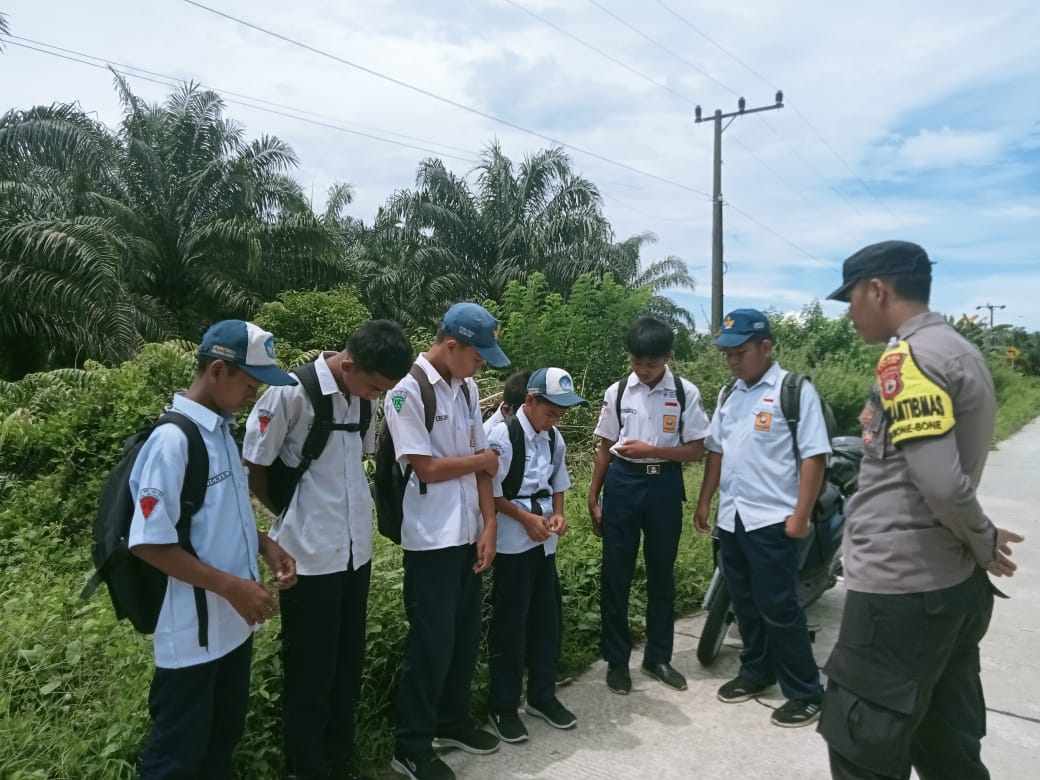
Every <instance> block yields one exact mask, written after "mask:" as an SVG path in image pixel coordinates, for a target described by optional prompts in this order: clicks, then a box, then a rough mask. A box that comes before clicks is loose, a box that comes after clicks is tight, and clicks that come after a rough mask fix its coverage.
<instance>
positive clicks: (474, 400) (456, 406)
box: [383, 354, 487, 550]
mask: <svg viewBox="0 0 1040 780" xmlns="http://www.w3.org/2000/svg"><path fill="white" fill-rule="evenodd" d="M415 363H416V365H418V366H419V367H420V368H422V370H423V371H425V372H426V376H427V377H428V378H429V380H430V384H431V386H432V387H433V391H434V395H435V397H436V401H437V412H436V415H435V417H434V423H433V430H432V431H427V430H426V417H425V413H424V410H423V402H422V397H421V396H420V394H419V383H418V382H416V380H415V377H413V376H412V375H411V374H406V375H405V376H404V378H403V379H402V380H401V381H400V382H398V383H397V386H396V387H395V388H394V389H393V390H391V391H390V392H389V393H387V396H386V401H385V402H384V404H383V413H384V415H385V416H384V419H385V421H386V424H387V425H389V426H390V435H391V436H392V437H393V439H394V450H395V452H396V454H397V461H398V463H400V464H401V468H404V467H405V466H407V465H408V456H409V455H430V456H432V457H435V458H452V457H465V456H469V455H473V454H475V453H477V452H480V451H481V450H484V449H487V437H486V436H485V434H484V426H483V421H482V420H481V415H480V395H479V392H478V391H477V385H476V383H475V382H473V380H472V379H465V380H462V379H458V378H455V377H453V378H452V380H451V383H450V384H449V383H448V382H445V381H444V378H443V377H442V376H441V375H440V374H439V373H438V372H437V369H435V368H434V367H433V366H432V365H431V364H430V361H429V360H427V359H426V355H425V354H422V355H419V357H418V358H417V359H416V361H415ZM463 382H465V383H466V384H467V385H468V387H469V398H470V403H469V405H468V406H467V405H466V396H465V395H463V393H462V384H463ZM403 515H404V520H403V522H402V523H401V548H402V549H404V550H439V549H442V548H445V547H459V546H461V545H464V544H473V543H475V542H476V541H477V537H478V536H479V535H480V531H481V529H482V528H483V527H484V520H483V518H482V517H481V515H480V504H479V500H478V497H477V476H476V474H473V473H470V474H464V475H463V476H461V477H458V478H457V479H449V480H446V481H444V482H432V483H430V484H428V485H427V486H426V493H425V494H421V493H420V492H419V478H418V477H417V476H416V474H415V472H414V471H413V472H412V474H411V476H410V477H409V479H408V484H407V486H406V487H405V491H404V505H403Z"/></svg>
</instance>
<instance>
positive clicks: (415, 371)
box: [402, 363, 465, 496]
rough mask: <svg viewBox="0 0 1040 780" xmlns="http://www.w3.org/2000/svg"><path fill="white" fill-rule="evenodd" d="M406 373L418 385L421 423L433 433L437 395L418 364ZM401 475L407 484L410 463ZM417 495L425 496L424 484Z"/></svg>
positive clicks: (420, 485)
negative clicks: (421, 408)
mask: <svg viewBox="0 0 1040 780" xmlns="http://www.w3.org/2000/svg"><path fill="white" fill-rule="evenodd" d="M408 373H409V374H411V376H412V379H414V380H415V383H416V384H417V385H419V399H420V400H421V401H422V406H423V422H425V423H426V432H427V433H433V422H434V419H435V418H436V417H437V393H436V391H435V390H434V389H433V385H432V384H431V383H430V378H429V377H428V376H427V375H426V371H425V370H424V369H423V367H422V366H420V365H419V364H418V363H412V367H411V368H410V369H409V370H408ZM463 388H465V385H463ZM402 473H403V474H404V481H405V482H407V481H408V480H409V479H410V478H411V476H412V464H411V463H410V462H409V463H408V465H407V466H405V467H404V471H403V472H402ZM419 495H422V496H424V495H426V483H425V482H422V481H420V482H419Z"/></svg>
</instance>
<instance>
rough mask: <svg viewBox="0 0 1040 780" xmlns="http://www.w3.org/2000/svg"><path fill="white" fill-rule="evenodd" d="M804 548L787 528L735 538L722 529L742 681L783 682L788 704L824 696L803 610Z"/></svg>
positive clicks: (739, 530)
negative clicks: (739, 644)
mask: <svg viewBox="0 0 1040 780" xmlns="http://www.w3.org/2000/svg"><path fill="white" fill-rule="evenodd" d="M798 559H799V545H798V541H797V540H796V539H791V538H790V537H788V536H787V534H786V532H785V530H784V523H776V524H775V525H770V526H766V527H765V528H758V529H755V530H754V531H747V530H745V529H744V524H743V522H741V519H740V515H739V514H738V515H737V516H736V518H735V520H734V533H730V532H728V531H723V530H722V529H721V528H720V529H719V561H720V563H721V565H722V574H723V576H724V577H725V578H726V590H727V591H728V592H729V596H730V600H731V601H732V602H733V614H734V615H736V617H737V625H738V626H739V627H740V636H741V639H742V640H743V642H744V648H743V650H741V652H740V676H741V677H744V678H745V679H747V680H750V681H751V682H754V683H759V684H760V685H772V684H773V683H774V682H779V683H780V690H781V691H783V694H784V696H785V697H787V698H788V699H793V700H796V701H814V702H818V701H819V700H820V699H821V697H822V696H823V688H822V687H821V686H820V672H819V670H818V669H817V668H816V661H815V659H814V658H813V653H812V645H811V644H810V641H809V629H808V626H807V625H806V622H805V611H804V610H803V609H802V608H801V607H800V606H798Z"/></svg>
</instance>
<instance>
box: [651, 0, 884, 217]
mask: <svg viewBox="0 0 1040 780" xmlns="http://www.w3.org/2000/svg"><path fill="white" fill-rule="evenodd" d="M655 2H656V3H657V4H658V5H659V6H661V7H662V8H663V9H664V10H666V11H667V12H668V13H670V14H671V15H672V16H674V17H675V18H676V19H678V20H679V21H680V22H682V23H683V24H685V25H686V26H687V27H689V28H690V29H691V30H693V31H694V32H695V33H697V34H698V35H699V36H701V37H702V38H703V39H704V40H706V41H707V42H708V43H710V44H711V45H712V46H714V47H715V48H716V49H718V50H719V51H721V52H722V53H723V54H725V55H726V56H727V57H729V58H730V59H732V60H733V61H734V62H736V63H737V64H738V65H740V66H741V67H743V68H744V69H745V70H746V71H747V72H748V73H750V74H751V75H752V76H754V77H755V78H757V79H759V80H761V81H763V82H764V83H765V84H766V85H768V86H769V87H771V88H772V89H779V87H777V86H776V84H774V83H773V81H772V80H771V79H769V78H768V77H766V76H763V75H762V74H761V73H759V72H758V71H757V70H755V69H754V68H752V67H751V66H750V65H748V64H747V63H746V62H744V60H742V59H741V58H740V57H738V56H737V55H736V54H734V53H733V52H731V51H730V50H729V49H727V48H726V47H725V46H723V45H722V44H721V43H719V42H718V41H716V40H715V39H714V38H712V37H711V36H710V35H708V34H707V33H706V32H704V31H703V30H701V29H700V28H699V27H697V26H696V25H695V24H693V22H691V21H690V20H689V19H687V18H686V17H684V16H682V15H681V14H679V13H678V12H676V11H675V10H674V9H673V8H671V7H670V6H668V5H667V4H666V3H664V2H663V0H655ZM788 105H789V107H790V108H791V110H792V111H794V113H795V114H797V115H798V118H799V119H801V120H802V122H804V123H805V125H806V127H808V128H809V129H810V130H811V131H812V132H813V134H814V135H815V136H816V137H817V138H818V139H819V141H820V143H822V144H823V145H824V147H826V148H827V150H828V151H829V152H830V153H831V154H832V155H834V157H835V158H836V159H837V160H838V162H840V163H841V164H842V165H844V166H845V169H846V170H847V171H848V172H849V174H851V176H852V177H853V178H854V179H855V180H856V181H858V182H859V184H860V186H861V187H863V189H864V190H865V191H866V192H867V194H868V195H870V197H872V198H873V199H874V200H875V201H877V203H878V204H879V205H880V206H881V207H882V208H884V209H885V211H887V212H888V213H889V214H890V215H891V216H893V217H895V218H896V219H899V218H898V217H897V216H896V215H895V214H894V213H893V212H892V210H891V209H890V208H889V207H888V204H887V203H885V202H884V201H882V200H881V199H880V198H878V196H877V195H876V194H875V193H874V191H873V190H872V189H871V188H870V186H869V185H868V184H867V183H866V182H865V181H864V180H863V179H862V178H861V177H860V176H859V174H857V173H856V171H855V170H853V168H852V166H851V165H850V164H849V163H848V162H847V161H846V160H845V158H844V157H842V156H841V155H840V154H838V152H837V150H836V149H835V148H834V147H833V146H831V144H830V142H829V141H828V140H827V139H826V138H825V137H824V135H823V133H821V132H820V131H819V129H817V127H816V125H814V124H813V123H812V122H810V121H809V117H807V116H806V115H805V114H803V113H802V111H801V110H800V109H799V108H798V106H797V105H791V104H790V103H789V104H788ZM766 124H767V126H769V127H770V129H772V130H773V132H775V133H777V134H778V135H779V131H777V130H776V129H775V128H773V127H772V126H771V125H769V123H768V122H767V123H766ZM842 197H844V196H842Z"/></svg>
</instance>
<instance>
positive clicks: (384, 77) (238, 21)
mask: <svg viewBox="0 0 1040 780" xmlns="http://www.w3.org/2000/svg"><path fill="white" fill-rule="evenodd" d="M183 2H185V3H187V4H188V5H193V6H195V7H196V8H200V9H202V10H203V11H208V12H209V13H211V14H213V15H215V16H220V17H223V18H225V19H228V20H229V21H232V22H235V23H236V24H239V25H242V26H243V27H248V28H249V29H251V30H256V31H257V32H260V33H263V34H264V35H268V36H270V37H272V38H276V39H278V40H280V41H283V42H285V43H288V44H290V45H292V46H296V47H298V48H301V49H304V50H306V51H309V52H311V53H313V54H317V55H319V56H321V57H325V58H327V59H330V60H332V61H333V62H338V63H339V64H341V65H346V66H347V67H349V68H354V69H355V70H359V71H361V72H362V73H367V74H368V75H370V76H375V77H376V78H378V79H381V80H383V81H388V82H390V83H391V84H396V85H397V86H399V87H403V88H405V89H407V90H410V91H411V92H415V93H417V94H420V95H423V96H425V97H428V98H431V99H433V100H436V101H438V102H440V103H444V104H446V105H449V106H452V107H454V108H457V109H460V110H462V111H466V112H468V113H470V114H474V115H476V116H479V117H482V118H484V119H487V120H490V121H492V122H495V123H497V124H500V125H504V126H505V127H509V128H512V129H513V130H517V131H518V132H521V133H525V134H526V135H530V136H533V137H535V138H540V139H542V140H543V141H548V142H549V143H551V144H553V145H555V146H561V147H563V148H565V149H570V150H571V151H573V152H577V153H578V154H583V155H586V156H587V157H592V158H593V159H596V160H600V161H601V162H605V163H608V164H610V165H614V166H616V167H618V168H622V169H624V170H627V171H631V172H632V173H637V174H639V175H640V176H646V177H648V178H651V179H655V180H657V181H660V182H663V183H664V184H668V185H671V186H672V187H676V188H678V189H681V190H686V191H687V192H692V193H693V194H695V195H701V196H703V197H705V198H710V196H709V195H708V193H707V192H705V191H703V190H699V189H696V188H695V187H690V186H688V185H686V184H682V183H681V182H677V181H673V180H672V179H668V178H665V177H664V176H658V175H657V174H656V173H650V172H648V171H644V170H640V169H639V168H636V167H634V166H631V165H628V164H627V163H623V162H618V161H617V160H612V159H611V158H609V157H606V156H604V155H602V154H598V153H597V152H593V151H590V150H588V149H583V148H581V147H579V146H575V145H573V144H568V143H565V142H563V141H560V140H559V139H556V138H553V137H551V136H548V135H545V134H544V133H540V132H538V131H537V130H531V129H529V128H526V127H523V126H522V125H518V124H517V123H515V122H511V121H509V120H508V119H502V118H501V117H497V116H495V115H494V114H489V113H487V112H486V111H481V110H480V109H479V108H474V107H473V106H468V105H466V104H465V103H460V102H459V101H457V100H452V99H451V98H447V97H444V96H443V95H438V94H437V93H435V92H431V91H430V90H428V89H424V88H423V87H418V86H415V85H414V84H409V83H408V82H406V81H402V80H401V79H398V78H394V77H393V76H388V75H386V74H385V73H380V72H379V71H377V70H374V69H372V68H369V67H366V66H364V65H360V64H358V63H356V62H352V61H350V60H348V59H345V58H344V57H340V56H338V55H336V54H332V53H331V52H327V51H325V50H323V49H319V48H317V47H316V46H311V45H310V44H307V43H304V42H302V41H299V40H296V39H294V38H290V37H289V36H287V35H282V34H281V33H277V32H274V31H273V30H270V29H268V28H266V27H261V26H260V25H257V24H253V23H252V22H248V21H246V20H245V19H241V18H239V17H237V16H233V15H231V14H228V13H225V12H223V11H218V10H217V9H215V8H211V7H209V6H207V5H204V4H202V3H200V2H197V1H196V0H183Z"/></svg>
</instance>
